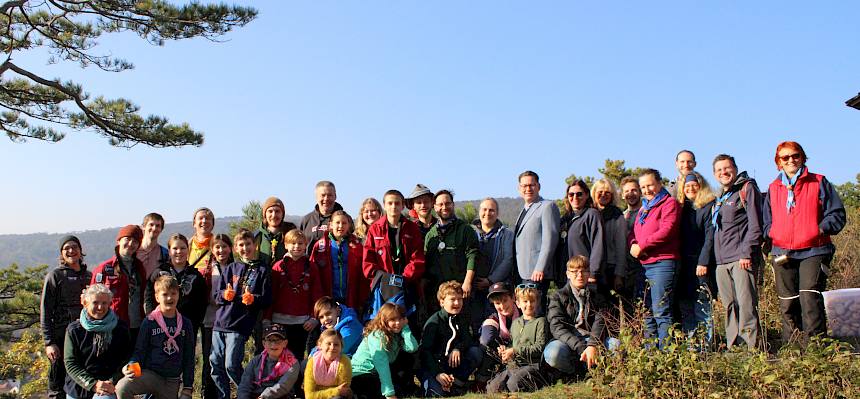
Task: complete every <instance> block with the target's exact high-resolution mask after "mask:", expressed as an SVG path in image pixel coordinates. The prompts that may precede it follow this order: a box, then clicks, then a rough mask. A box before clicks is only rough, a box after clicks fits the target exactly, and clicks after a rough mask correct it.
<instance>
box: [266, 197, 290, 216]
mask: <svg viewBox="0 0 860 399" xmlns="http://www.w3.org/2000/svg"><path fill="white" fill-rule="evenodd" d="M273 206H277V207H279V208H281V212H286V210H285V209H286V208H284V202H283V201H281V199H280V198H278V197H269V198H266V201H264V202H263V215H264V216H265V215H266V209H269V208H271V207H273Z"/></svg>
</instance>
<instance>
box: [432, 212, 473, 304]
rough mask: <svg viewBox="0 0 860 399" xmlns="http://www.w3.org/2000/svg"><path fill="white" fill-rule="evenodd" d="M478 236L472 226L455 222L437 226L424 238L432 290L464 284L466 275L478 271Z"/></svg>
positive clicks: (458, 221)
mask: <svg viewBox="0 0 860 399" xmlns="http://www.w3.org/2000/svg"><path fill="white" fill-rule="evenodd" d="M479 253H480V251H479V250H478V236H477V235H476V234H475V230H474V229H472V228H471V227H470V226H469V224H468V223H466V222H464V221H462V220H460V219H456V218H455V219H453V220H451V221H449V222H448V224H446V225H444V226H442V225H440V224H439V223H436V225H434V226H433V228H431V229H430V231H429V232H428V233H427V235H426V236H424V267H425V272H424V277H425V278H427V279H428V280H430V282H431V287H434V286H436V285H438V284H441V283H442V282H444V281H450V280H457V281H463V279H464V278H466V271H468V270H475V260H476V259H477V258H478V254H479Z"/></svg>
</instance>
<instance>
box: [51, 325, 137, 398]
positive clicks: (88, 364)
mask: <svg viewBox="0 0 860 399" xmlns="http://www.w3.org/2000/svg"><path fill="white" fill-rule="evenodd" d="M95 336H96V334H95V333H91V332H88V331H87V330H86V329H84V327H83V326H82V325H81V322H80V321H79V320H75V321H73V322H72V323H71V324H69V328H68V329H67V330H66V346H65V347H64V348H63V361H64V362H65V365H66V372H67V374H68V376H69V378H66V385H65V390H66V392H67V393H72V392H74V393H75V397H76V398H80V399H85V398H91V397H92V396H93V394H94V392H93V390H94V389H95V385H96V382H98V381H104V380H111V381H113V382H114V384H116V382H117V381H119V379H120V378H122V366H124V365H125V364H126V363H128V359H129V357H131V349H132V348H133V345H132V342H131V338H130V337H129V332H128V324H126V323H125V322H124V321H122V320H119V321H117V324H116V327H114V329H113V331H111V341H110V345H108V347H107V350H105V351H104V352H103V353H100V354H96V353H95V350H94V348H93V338H94V337H95Z"/></svg>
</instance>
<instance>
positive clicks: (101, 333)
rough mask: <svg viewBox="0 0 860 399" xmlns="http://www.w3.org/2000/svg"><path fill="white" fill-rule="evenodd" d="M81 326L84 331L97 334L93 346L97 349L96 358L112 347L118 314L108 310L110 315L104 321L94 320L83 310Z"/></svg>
mask: <svg viewBox="0 0 860 399" xmlns="http://www.w3.org/2000/svg"><path fill="white" fill-rule="evenodd" d="M80 321H81V326H82V327H84V330H87V331H89V332H93V333H96V334H95V336H94V337H93V346H94V347H95V349H96V356H99V355H101V354H102V353H104V351H105V350H106V349H107V348H108V346H110V341H111V338H113V329H114V328H115V327H116V321H117V317H116V313H114V312H113V310H110V309H108V313H107V315H106V316H105V318H104V319H101V320H93V319H90V316H89V315H88V314H87V310H86V309H81V318H80Z"/></svg>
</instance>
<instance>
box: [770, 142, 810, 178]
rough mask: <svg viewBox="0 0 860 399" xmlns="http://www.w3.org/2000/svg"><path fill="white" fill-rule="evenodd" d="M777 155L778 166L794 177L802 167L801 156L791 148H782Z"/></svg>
mask: <svg viewBox="0 0 860 399" xmlns="http://www.w3.org/2000/svg"><path fill="white" fill-rule="evenodd" d="M777 155H778V156H779V165H780V166H781V167H782V170H784V171H785V173H788V174H789V175H792V176H794V174H795V173H797V171H798V170H800V168H802V167H803V165H804V160H803V155H802V154H801V153H800V152H799V151H795V150H793V149H791V148H787V147H786V148H782V149H781V150H779V153H778V154H777Z"/></svg>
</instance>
